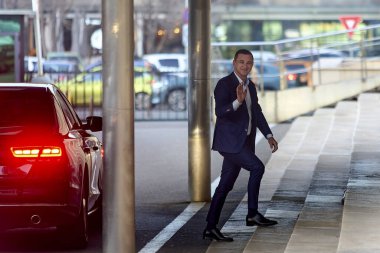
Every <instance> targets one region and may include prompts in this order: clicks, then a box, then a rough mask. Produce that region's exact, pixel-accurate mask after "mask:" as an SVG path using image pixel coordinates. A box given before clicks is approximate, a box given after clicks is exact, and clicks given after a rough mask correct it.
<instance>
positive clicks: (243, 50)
mask: <svg viewBox="0 0 380 253" xmlns="http://www.w3.org/2000/svg"><path fill="white" fill-rule="evenodd" d="M239 54H246V55H250V56H252V59H253V54H252V53H251V51H249V50H247V49H244V48H242V49H239V50H238V51H236V53H235V56H234V60H236V58H237V57H238V55H239Z"/></svg>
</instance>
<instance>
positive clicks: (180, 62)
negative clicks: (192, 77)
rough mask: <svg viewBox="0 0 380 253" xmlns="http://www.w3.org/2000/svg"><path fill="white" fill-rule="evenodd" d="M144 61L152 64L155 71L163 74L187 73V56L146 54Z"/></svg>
mask: <svg viewBox="0 0 380 253" xmlns="http://www.w3.org/2000/svg"><path fill="white" fill-rule="evenodd" d="M143 59H144V60H146V61H147V62H149V63H150V64H152V66H153V71H155V72H158V73H162V72H187V71H188V64H187V55H186V54H174V53H173V54H146V55H144V56H143Z"/></svg>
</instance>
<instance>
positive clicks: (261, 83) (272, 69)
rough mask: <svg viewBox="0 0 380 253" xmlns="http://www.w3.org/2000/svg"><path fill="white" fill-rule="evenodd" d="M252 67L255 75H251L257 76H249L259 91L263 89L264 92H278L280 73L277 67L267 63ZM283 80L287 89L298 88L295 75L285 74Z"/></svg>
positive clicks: (256, 64)
mask: <svg viewBox="0 0 380 253" xmlns="http://www.w3.org/2000/svg"><path fill="white" fill-rule="evenodd" d="M254 67H255V69H254V71H255V72H256V74H253V75H257V76H256V77H255V76H251V79H252V80H253V82H254V83H256V84H257V85H258V88H259V89H261V87H264V90H280V87H281V85H280V83H281V71H280V68H279V67H278V66H276V65H273V64H268V63H264V64H261V63H255V64H254ZM285 80H286V82H287V87H288V88H294V87H298V85H297V82H296V80H297V75H296V74H295V73H285Z"/></svg>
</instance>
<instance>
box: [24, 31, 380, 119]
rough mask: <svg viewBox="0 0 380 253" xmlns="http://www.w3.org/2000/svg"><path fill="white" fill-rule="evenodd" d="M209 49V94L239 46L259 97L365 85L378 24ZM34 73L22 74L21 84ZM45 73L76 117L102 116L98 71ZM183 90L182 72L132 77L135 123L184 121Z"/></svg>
mask: <svg viewBox="0 0 380 253" xmlns="http://www.w3.org/2000/svg"><path fill="white" fill-rule="evenodd" d="M349 32H353V36H352V38H351V39H347V38H346V36H347V34H348V33H349ZM211 46H212V49H213V50H212V57H211V85H212V87H211V91H213V88H214V86H215V84H216V83H217V81H218V80H219V79H220V78H221V77H223V76H225V75H227V74H229V73H231V71H232V57H233V55H232V54H233V53H234V52H235V51H236V50H237V49H238V48H242V47H244V48H247V49H249V50H252V52H253V53H254V56H255V68H254V70H253V72H252V75H251V78H252V79H253V81H254V82H255V83H257V84H258V88H259V89H260V91H261V92H262V94H264V93H265V91H267V90H284V89H291V88H297V87H305V86H309V87H314V86H316V85H323V84H328V83H332V82H337V81H340V82H342V81H344V79H342V78H347V80H349V81H352V79H353V78H357V79H358V80H361V81H366V80H367V78H372V77H375V76H380V25H373V26H368V27H365V28H360V29H355V30H349V31H342V32H331V33H325V34H320V35H315V36H307V37H303V38H297V39H287V40H279V41H273V42H214V43H212V45H211ZM348 73H349V74H348ZM353 73H354V74H353ZM35 74H36V73H31V72H28V73H26V74H25V80H26V81H28V80H31V77H32V76H33V75H35ZM45 74H46V75H48V76H49V77H50V78H51V80H53V81H54V82H55V83H56V84H57V85H58V86H59V87H60V88H61V89H62V91H63V92H64V93H65V94H66V95H67V96H68V98H69V100H70V101H71V102H72V104H73V105H74V106H75V107H76V108H77V111H78V112H79V114H80V115H79V116H80V117H83V118H85V117H86V116H88V115H89V114H92V115H100V114H101V108H102V90H103V87H102V80H101V70H100V71H98V72H80V73H73V72H59V73H45ZM188 87H189V85H188V75H187V72H186V73H177V72H172V73H162V74H159V75H158V74H157V73H152V72H146V73H142V72H139V73H138V74H136V72H135V94H136V96H135V119H136V120H187V105H188V103H187V99H188Z"/></svg>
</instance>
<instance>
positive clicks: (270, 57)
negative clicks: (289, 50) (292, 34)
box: [251, 50, 278, 64]
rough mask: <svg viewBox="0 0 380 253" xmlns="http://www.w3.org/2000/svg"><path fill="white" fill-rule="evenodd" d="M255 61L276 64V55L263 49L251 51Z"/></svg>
mask: <svg viewBox="0 0 380 253" xmlns="http://www.w3.org/2000/svg"><path fill="white" fill-rule="evenodd" d="M251 53H252V55H253V59H254V62H255V63H271V64H277V61H278V57H277V55H276V54H275V53H273V52H271V51H265V50H256V51H251Z"/></svg>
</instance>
